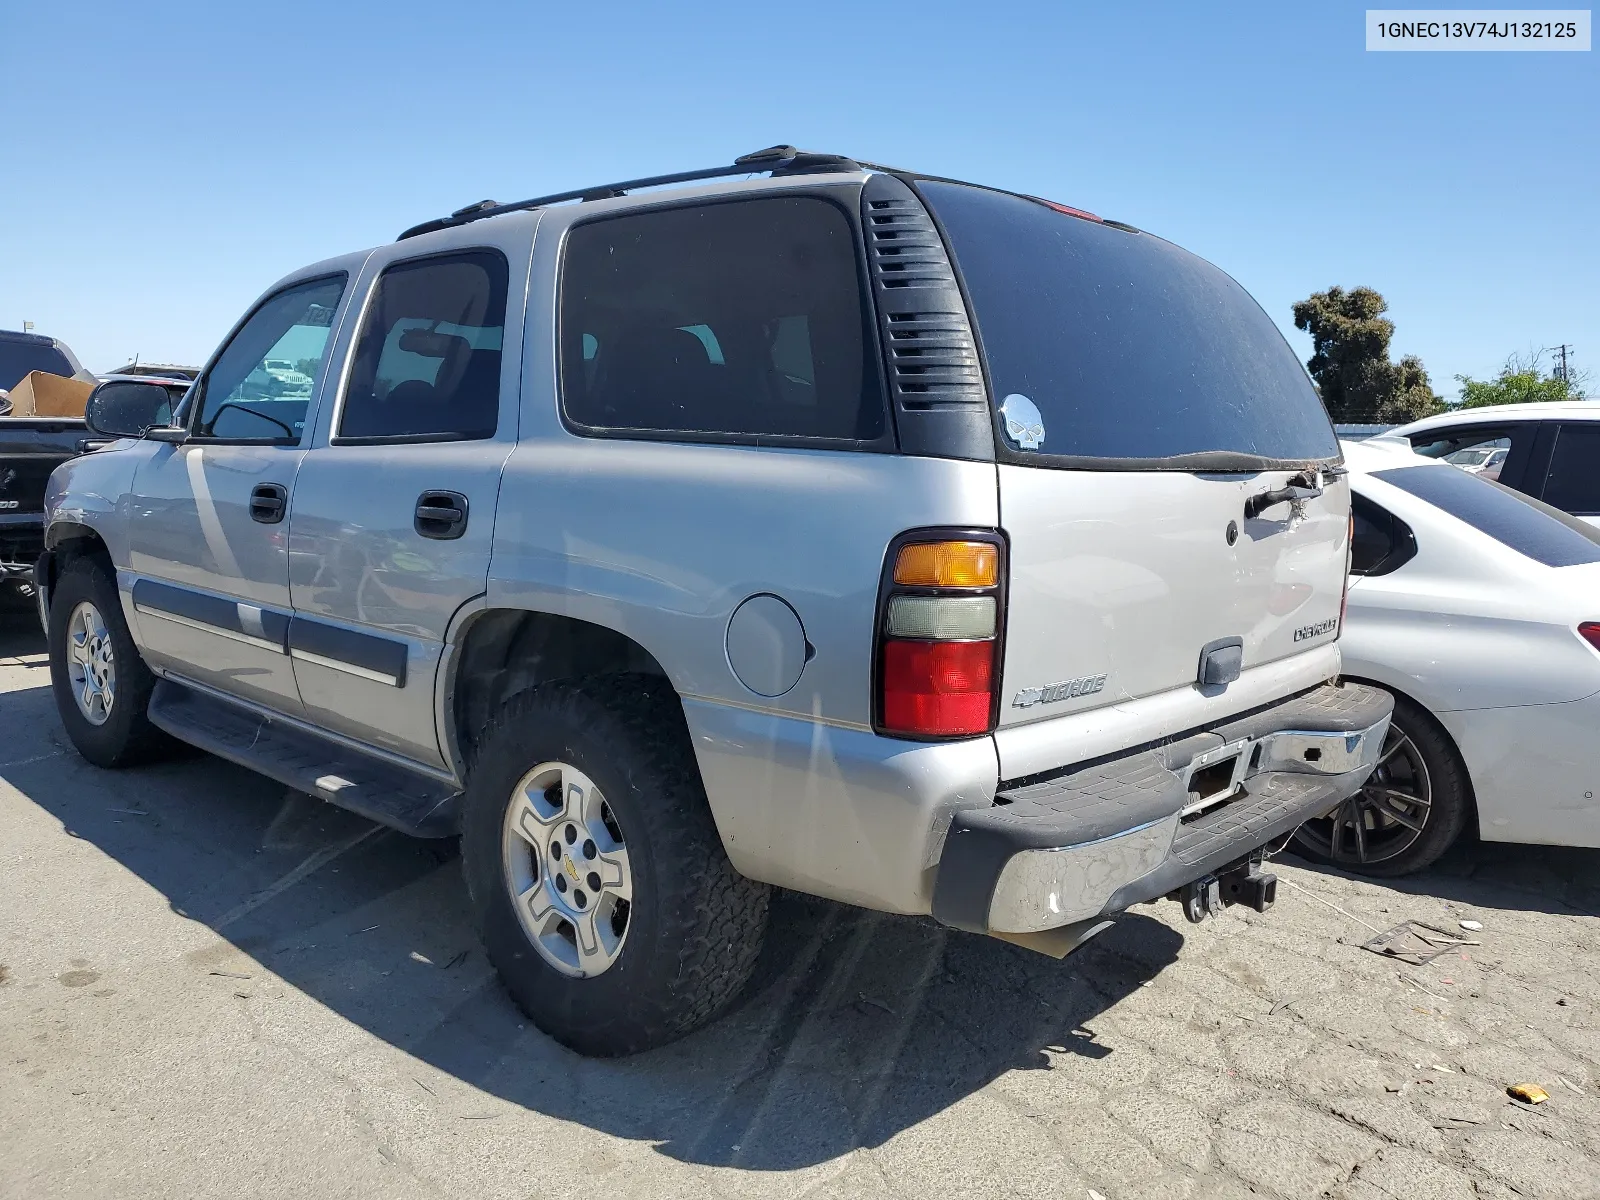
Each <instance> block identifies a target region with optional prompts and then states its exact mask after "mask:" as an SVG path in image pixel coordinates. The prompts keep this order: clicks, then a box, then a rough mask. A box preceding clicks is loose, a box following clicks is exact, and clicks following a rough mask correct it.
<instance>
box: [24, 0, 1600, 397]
mask: <svg viewBox="0 0 1600 1200" xmlns="http://www.w3.org/2000/svg"><path fill="white" fill-rule="evenodd" d="M1363 13H1364V8H1363V7H1362V6H1358V5H1354V4H1341V3H1323V4H1278V5H1250V4H1235V5H1228V6H1220V5H1219V6H1215V7H1212V8H1208V7H1206V6H1202V5H1193V4H1173V5H1146V6H1141V5H1136V4H1128V3H1116V4H1110V3H1103V2H1102V3H1099V4H1094V5H1088V4H1072V3H1061V2H1055V3H1030V4H1024V3H1005V2H1001V0H986V2H984V3H967V4H942V3H933V2H929V0H921V2H919V3H915V4H910V3H908V4H898V5H884V4H871V3H855V4H842V3H834V2H832V0H808V2H807V3H804V4H798V3H793V4H786V5H764V4H751V3H748V2H746V3H740V4H718V3H699V4H695V5H692V6H691V5H686V4H677V5H670V6H668V5H643V4H639V5H633V4H605V3H590V4H588V5H570V4H569V5H543V4H537V3H520V4H495V3H491V2H480V3H475V4H470V5H466V4H463V5H447V4H439V3H437V2H436V0H435V2H433V3H428V4H414V3H409V2H407V0H387V2H386V3H383V4H377V3H339V2H337V0H334V2H328V0H324V2H323V3H318V4H303V3H298V2H294V3H259V4H249V5H230V4H216V3H215V2H214V0H212V2H208V3H204V4H192V5H188V4H170V3H162V2H161V0H150V2H148V3H142V4H137V5H129V4H101V3H81V4H72V3H58V4H52V5H43V4H27V5H25V4H22V3H13V4H7V5H3V6H0V46H5V47H7V50H8V52H7V54H6V70H5V88H4V92H5V97H6V103H5V106H4V112H3V115H0V170H3V172H4V176H5V183H4V184H3V185H0V327H7V328H18V327H20V324H21V322H22V321H23V320H24V319H26V320H31V321H33V322H34V323H35V325H36V327H37V330H38V331H39V332H48V333H52V334H54V335H56V336H58V337H61V338H63V339H64V340H65V341H67V342H68V343H69V344H70V345H72V346H73V347H74V348H75V349H76V350H77V351H78V353H79V356H80V357H81V358H82V359H83V360H84V362H85V365H87V366H89V367H90V368H91V369H93V370H105V369H108V368H110V367H113V366H115V365H117V364H118V363H120V362H122V361H124V360H125V359H126V358H127V357H129V356H131V355H132V354H134V353H135V352H138V353H139V354H140V355H141V357H143V358H144V359H146V360H147V361H158V360H159V361H178V362H200V361H202V360H204V359H205V358H206V357H207V356H208V354H209V353H210V351H211V349H212V348H213V346H214V344H215V343H216V341H217V340H218V339H219V338H220V337H221V335H222V334H223V333H225V332H226V330H227V329H228V327H229V326H230V325H231V324H232V323H233V321H234V320H235V319H236V318H237V316H238V315H239V314H240V313H241V312H242V311H243V309H244V308H245V307H246V306H248V305H249V303H250V302H251V301H252V300H253V299H254V298H255V297H256V296H257V295H258V294H259V293H260V292H261V291H262V290H263V289H264V288H265V287H266V286H267V285H268V284H270V283H271V282H272V281H273V280H274V279H276V278H277V277H279V276H280V275H282V274H284V273H285V272H287V271H289V270H292V269H294V268H295V267H297V266H299V265H301V264H303V263H306V262H310V261H314V260H316V259H320V258H324V257H327V256H329V255H332V254H337V253H341V252H344V251H346V250H352V249H357V248H360V247H363V246H368V245H373V244H376V243H379V242H383V241H388V240H390V239H392V238H393V236H394V235H395V234H396V233H397V232H398V231H399V230H400V229H402V228H403V227H405V226H407V225H409V224H412V223H414V222H415V221H418V220H421V219H424V218H427V217H430V216H435V215H438V214H441V213H444V212H447V211H449V210H451V209H453V208H457V207H460V206H461V205H462V204H465V203H468V202H471V201H474V200H478V199H481V198H483V197H494V198H496V199H501V200H508V199H516V198H521V197H525V196H530V195H537V194H539V193H542V192H547V191H556V190H560V189H564V188H569V187H575V186H581V185H584V184H590V183H596V182H603V181H606V180H611V179H618V178H626V177H629V176H638V175H645V174H651V173H654V172H658V171H669V170H673V169H679V168H688V167H697V166H705V165H712V164H715V163H718V162H725V161H728V160H729V159H731V158H732V157H733V156H735V155H737V154H740V153H743V152H745V151H749V150H753V149H756V148H757V147H761V146H766V145H769V144H772V143H774V142H793V143H795V144H798V145H801V146H805V147H808V148H814V149H823V150H830V151H836V152H842V153H847V154H853V155H857V156H860V157H863V158H867V159H871V160H873V161H877V162H887V163H893V164H896V165H903V166H913V167H916V168H919V169H923V170H928V171H930V172H936V173H939V174H943V175H951V176H957V177H961V178H968V179H973V180H976V181H979V182H985V183H994V184H998V185H1001V186H1004V187H1010V188H1015V189H1017V190H1021V191H1027V192H1033V193H1037V194H1040V195H1044V196H1048V197H1050V198H1052V199H1056V200H1060V201H1062V202H1065V203H1068V204H1073V205H1077V206H1080V207H1083V208H1088V209H1091V210H1093V211H1096V212H1099V213H1101V214H1103V215H1106V216H1111V217H1116V218H1119V219H1121V220H1125V221H1129V222H1132V223H1133V224H1136V225H1139V226H1142V227H1144V228H1147V229H1150V230H1152V231H1154V232H1156V233H1160V234H1162V235H1164V236H1166V237H1169V238H1172V239H1173V240H1174V241H1177V242H1179V243H1180V244H1182V245H1184V246H1186V247H1188V248H1189V249H1191V250H1194V251H1196V252H1197V253H1199V254H1202V255H1204V256H1205V257H1207V258H1210V259H1211V260H1213V261H1214V262H1216V263H1218V264H1219V265H1221V266H1222V267H1224V268H1225V269H1227V270H1228V271H1230V272H1231V273H1232V274H1233V275H1234V276H1235V277H1237V278H1238V279H1239V280H1240V281H1241V282H1242V283H1243V284H1244V285H1245V286H1246V287H1247V288H1249V289H1250V291H1251V292H1252V293H1254V294H1255V296H1256V298H1257V299H1258V300H1260V301H1261V303H1262V304H1263V305H1264V306H1265V307H1266V309H1267V311H1268V312H1269V313H1271V315H1272V316H1273V317H1274V318H1275V319H1276V320H1278V322H1279V323H1280V325H1281V326H1283V327H1284V328H1285V330H1286V332H1288V333H1289V335H1290V338H1291V341H1292V342H1293V344H1294V345H1295V347H1296V349H1297V350H1298V351H1299V352H1300V353H1301V356H1302V358H1303V357H1305V355H1306V354H1308V353H1309V343H1308V340H1307V339H1306V338H1305V337H1304V336H1303V335H1301V334H1299V333H1297V332H1294V331H1293V329H1292V325H1291V319H1290V315H1289V309H1290V306H1291V305H1292V304H1293V302H1294V301H1295V300H1297V299H1300V298H1302V297H1304V296H1305V295H1307V294H1308V293H1309V292H1311V291H1313V290H1319V289H1322V288H1324V287H1327V286H1328V285H1330V284H1335V283H1337V284H1342V285H1345V286H1347V287H1349V286H1355V285H1358V284H1368V285H1370V286H1373V287H1376V288H1377V289H1378V290H1380V291H1381V292H1383V294H1384V295H1385V296H1386V297H1387V298H1388V300H1389V302H1390V308H1391V311H1390V316H1391V317H1392V318H1393V319H1394V321H1395V322H1396V324H1397V326H1398V332H1397V334H1396V337H1395V342H1394V351H1395V353H1396V354H1397V355H1398V354H1400V353H1416V354H1419V355H1421V357H1422V359H1423V361H1424V363H1425V364H1426V365H1427V367H1428V369H1429V371H1430V372H1431V374H1432V376H1433V380H1434V386H1435V388H1436V389H1437V390H1439V391H1440V392H1441V393H1443V394H1445V395H1446V396H1447V397H1452V396H1454V394H1455V390H1456V385H1455V383H1454V381H1453V379H1452V377H1453V376H1454V375H1456V374H1458V373H1468V374H1473V375H1477V376H1480V377H1482V376H1486V375H1492V374H1493V373H1494V371H1495V370H1496V369H1497V368H1498V366H1499V364H1500V363H1501V362H1502V361H1503V360H1504V358H1505V357H1506V355H1508V354H1510V353H1512V352H1513V351H1517V352H1527V351H1528V350H1529V349H1530V348H1532V349H1537V348H1538V347H1540V346H1548V345H1554V344H1556V343H1558V342H1563V341H1565V342H1568V343H1571V344H1573V345H1575V346H1576V347H1577V354H1578V358H1577V360H1576V362H1577V364H1578V365H1579V366H1589V367H1591V368H1594V369H1595V375H1596V379H1595V381H1594V383H1593V384H1592V385H1591V394H1593V392H1594V391H1597V390H1600V269H1597V268H1600V246H1597V241H1600V236H1597V229H1596V222H1597V218H1600V120H1597V116H1600V62H1597V60H1596V57H1595V54H1594V53H1592V52H1591V53H1587V54H1581V53H1580V54H1549V53H1501V54H1483V53H1479V54H1471V53H1456V54H1369V53H1367V52H1365V50H1364V48H1363V47H1364V34H1363Z"/></svg>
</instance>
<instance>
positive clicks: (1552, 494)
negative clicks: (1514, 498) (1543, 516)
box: [1544, 423, 1600, 516]
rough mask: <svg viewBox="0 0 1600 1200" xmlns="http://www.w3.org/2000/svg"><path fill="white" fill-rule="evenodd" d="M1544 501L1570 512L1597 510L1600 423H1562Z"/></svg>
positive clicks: (1599, 500) (1587, 513) (1599, 511)
mask: <svg viewBox="0 0 1600 1200" xmlns="http://www.w3.org/2000/svg"><path fill="white" fill-rule="evenodd" d="M1544 502H1545V503H1546V504H1550V505H1553V506H1555V507H1556V508H1559V509H1562V510H1564V511H1566V512H1569V513H1582V514H1584V515H1585V516H1592V515H1595V514H1600V423H1597V424H1592V425H1591V424H1587V423H1586V424H1582V425H1579V424H1570V425H1562V426H1561V429H1560V432H1559V433H1557V434H1556V448H1555V452H1554V453H1553V454H1551V456H1550V474H1549V476H1548V477H1547V478H1546V480H1545V485H1544Z"/></svg>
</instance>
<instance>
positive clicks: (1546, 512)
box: [1372, 466, 1600, 567]
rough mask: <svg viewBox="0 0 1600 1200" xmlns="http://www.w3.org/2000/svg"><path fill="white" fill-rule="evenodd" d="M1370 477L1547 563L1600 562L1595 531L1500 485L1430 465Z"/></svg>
mask: <svg viewBox="0 0 1600 1200" xmlns="http://www.w3.org/2000/svg"><path fill="white" fill-rule="evenodd" d="M1372 475H1373V478H1375V479H1381V480H1383V481H1384V482H1385V483H1388V484H1393V485H1394V486H1395V487H1397V488H1400V489H1401V490H1402V491H1406V492H1410V493H1411V494H1412V495H1413V496H1415V497H1417V498H1418V499H1419V500H1425V501H1427V502H1428V503H1429V504H1432V505H1434V506H1435V507H1436V508H1441V509H1443V510H1444V511H1445V512H1447V513H1449V514H1450V515H1451V516H1452V517H1455V518H1457V519H1458V520H1461V521H1465V522H1466V523H1467V524H1468V525H1471V526H1472V527H1473V528H1474V529H1476V530H1478V531H1479V532H1481V533H1485V534H1487V535H1488V536H1490V537H1492V538H1493V539H1494V540H1495V541H1497V542H1499V543H1500V544H1501V545H1503V546H1508V547H1510V548H1511V549H1512V550H1515V551H1516V552H1517V553H1519V554H1525V555H1527V556H1528V557H1529V558H1531V559H1533V560H1534V561H1535V562H1541V563H1543V564H1544V565H1545V566H1547V567H1572V566H1577V565H1579V564H1580V563H1592V562H1600V529H1595V528H1594V527H1592V526H1590V525H1586V524H1584V523H1583V522H1582V521H1579V520H1576V519H1574V518H1572V517H1569V516H1567V514H1566V513H1564V512H1561V511H1559V510H1558V509H1555V508H1551V507H1550V506H1549V505H1548V504H1541V503H1540V502H1539V501H1537V500H1534V499H1533V498H1531V497H1529V496H1524V495H1523V494H1522V493H1521V492H1514V491H1512V490H1511V489H1510V488H1508V487H1506V486H1504V485H1503V484H1499V483H1490V482H1488V481H1486V480H1483V479H1481V478H1477V477H1475V476H1472V475H1469V474H1467V473H1466V472H1465V471H1445V470H1441V469H1440V468H1438V467H1433V466H1428V467H1394V468H1392V469H1390V470H1387V471H1374V472H1373V473H1372Z"/></svg>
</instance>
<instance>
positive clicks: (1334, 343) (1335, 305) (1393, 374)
mask: <svg viewBox="0 0 1600 1200" xmlns="http://www.w3.org/2000/svg"><path fill="white" fill-rule="evenodd" d="M1388 309H1389V305H1388V303H1387V302H1386V301H1385V300H1384V298H1383V296H1382V295H1380V294H1379V293H1378V292H1376V291H1374V290H1373V289H1372V288H1369V287H1358V288H1351V289H1350V290H1349V291H1348V292H1347V291H1345V290H1344V289H1343V288H1341V287H1331V288H1329V289H1328V290H1327V291H1325V292H1316V293H1314V294H1313V295H1311V296H1308V297H1307V298H1306V299H1304V300H1302V301H1300V302H1299V303H1298V304H1296V305H1295V306H1294V326H1295V328H1296V329H1304V330H1306V331H1307V332H1309V333H1310V334H1311V347H1312V355H1311V358H1310V360H1309V361H1308V362H1307V363H1306V368H1307V370H1309V371H1310V372H1311V378H1313V379H1315V380H1316V381H1317V391H1318V392H1320V393H1321V395H1322V404H1323V407H1324V408H1326V409H1327V410H1328V416H1329V417H1331V418H1332V419H1333V420H1334V421H1335V422H1337V423H1341V424H1344V423H1349V424H1358V423H1363V422H1378V423H1382V424H1401V423H1404V422H1406V421H1414V420H1416V419H1417V418H1418V417H1425V416H1427V415H1429V414H1430V413H1436V412H1442V411H1443V410H1444V402H1443V401H1442V400H1441V399H1440V398H1439V397H1438V395H1437V394H1435V392H1434V390H1433V385H1432V383H1431V382H1430V381H1429V379H1428V372H1427V370H1426V368H1424V367H1423V365H1422V360H1421V359H1419V358H1417V356H1416V355H1414V354H1408V355H1406V356H1405V357H1404V358H1402V359H1401V360H1400V361H1399V362H1391V361H1390V360H1389V342H1390V340H1391V339H1392V338H1393V337H1394V322H1393V321H1391V320H1389V319H1388V318H1387V317H1385V316H1384V315H1383V314H1384V313H1385V312H1387V311H1388Z"/></svg>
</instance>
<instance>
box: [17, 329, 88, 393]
mask: <svg viewBox="0 0 1600 1200" xmlns="http://www.w3.org/2000/svg"><path fill="white" fill-rule="evenodd" d="M30 371H45V372H47V373H49V374H51V375H60V376H62V377H63V378H65V379H71V378H72V364H71V363H70V362H68V361H67V356H66V355H65V354H63V353H61V351H59V350H57V349H56V348H55V347H54V346H51V345H49V344H29V343H27V342H11V341H5V340H3V339H0V389H4V390H5V391H8V392H9V391H10V390H11V389H12V388H14V387H16V386H17V384H19V383H21V382H22V377H23V376H24V375H26V374H28V373H29V372H30Z"/></svg>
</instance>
